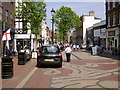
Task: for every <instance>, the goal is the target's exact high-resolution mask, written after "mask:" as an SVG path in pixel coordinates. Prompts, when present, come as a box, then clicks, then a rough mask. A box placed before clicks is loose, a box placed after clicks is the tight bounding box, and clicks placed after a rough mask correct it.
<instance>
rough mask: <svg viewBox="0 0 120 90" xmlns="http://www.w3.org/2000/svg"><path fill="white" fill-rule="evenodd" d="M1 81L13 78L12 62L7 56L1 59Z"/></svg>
mask: <svg viewBox="0 0 120 90" xmlns="http://www.w3.org/2000/svg"><path fill="white" fill-rule="evenodd" d="M1 64H2V65H1V66H2V73H1V75H2V79H7V78H12V77H13V61H12V58H11V57H9V56H4V57H2V63H1Z"/></svg>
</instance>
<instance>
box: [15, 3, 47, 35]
mask: <svg viewBox="0 0 120 90" xmlns="http://www.w3.org/2000/svg"><path fill="white" fill-rule="evenodd" d="M16 8H17V9H16V11H15V13H14V15H15V16H16V17H17V18H20V19H22V20H23V21H25V22H27V23H28V24H27V26H28V27H29V28H30V29H31V31H32V33H33V34H36V35H37V34H39V32H40V31H41V30H42V27H41V23H42V21H43V20H45V17H46V3H44V2H18V7H16Z"/></svg>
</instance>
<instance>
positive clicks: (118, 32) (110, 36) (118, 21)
mask: <svg viewBox="0 0 120 90" xmlns="http://www.w3.org/2000/svg"><path fill="white" fill-rule="evenodd" d="M106 26H107V27H106V28H107V29H106V34H107V37H106V48H107V49H108V50H109V51H112V50H113V49H118V47H119V45H120V0H116V1H110V0H106Z"/></svg>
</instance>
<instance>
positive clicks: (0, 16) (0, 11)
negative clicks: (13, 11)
mask: <svg viewBox="0 0 120 90" xmlns="http://www.w3.org/2000/svg"><path fill="white" fill-rule="evenodd" d="M0 21H2V7H0Z"/></svg>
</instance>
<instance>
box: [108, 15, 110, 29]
mask: <svg viewBox="0 0 120 90" xmlns="http://www.w3.org/2000/svg"><path fill="white" fill-rule="evenodd" d="M108 27H110V15H109V14H108Z"/></svg>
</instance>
